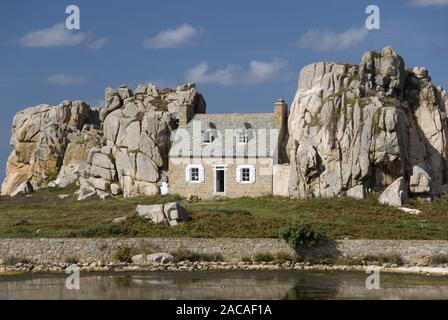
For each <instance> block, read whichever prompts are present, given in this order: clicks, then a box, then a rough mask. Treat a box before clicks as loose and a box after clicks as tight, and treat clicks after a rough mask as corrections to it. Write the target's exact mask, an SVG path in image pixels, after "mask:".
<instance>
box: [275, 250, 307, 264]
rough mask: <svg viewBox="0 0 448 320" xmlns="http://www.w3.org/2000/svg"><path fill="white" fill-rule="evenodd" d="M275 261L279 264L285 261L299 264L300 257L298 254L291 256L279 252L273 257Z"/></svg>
mask: <svg viewBox="0 0 448 320" xmlns="http://www.w3.org/2000/svg"><path fill="white" fill-rule="evenodd" d="M275 261H277V262H280V263H284V262H287V261H291V262H301V261H302V257H301V256H300V255H299V254H293V255H292V254H289V253H285V252H279V253H277V254H276V255H275Z"/></svg>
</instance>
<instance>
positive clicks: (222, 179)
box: [215, 167, 226, 193]
mask: <svg viewBox="0 0 448 320" xmlns="http://www.w3.org/2000/svg"><path fill="white" fill-rule="evenodd" d="M215 192H216V193H225V192H226V171H225V169H224V168H220V167H217V168H216V169H215Z"/></svg>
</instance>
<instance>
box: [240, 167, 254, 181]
mask: <svg viewBox="0 0 448 320" xmlns="http://www.w3.org/2000/svg"><path fill="white" fill-rule="evenodd" d="M236 182H238V183H255V166H253V165H241V166H237V168H236Z"/></svg>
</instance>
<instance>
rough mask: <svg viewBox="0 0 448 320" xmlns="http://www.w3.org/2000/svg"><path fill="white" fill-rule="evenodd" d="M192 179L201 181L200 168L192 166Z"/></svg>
mask: <svg viewBox="0 0 448 320" xmlns="http://www.w3.org/2000/svg"><path fill="white" fill-rule="evenodd" d="M191 181H199V168H191Z"/></svg>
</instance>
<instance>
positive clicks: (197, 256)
mask: <svg viewBox="0 0 448 320" xmlns="http://www.w3.org/2000/svg"><path fill="white" fill-rule="evenodd" d="M172 255H173V256H174V258H175V259H176V262H179V261H190V262H200V261H205V262H217V261H223V260H224V259H223V257H222V255H221V254H220V253H196V252H192V251H188V250H177V251H175V252H173V253H172Z"/></svg>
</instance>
